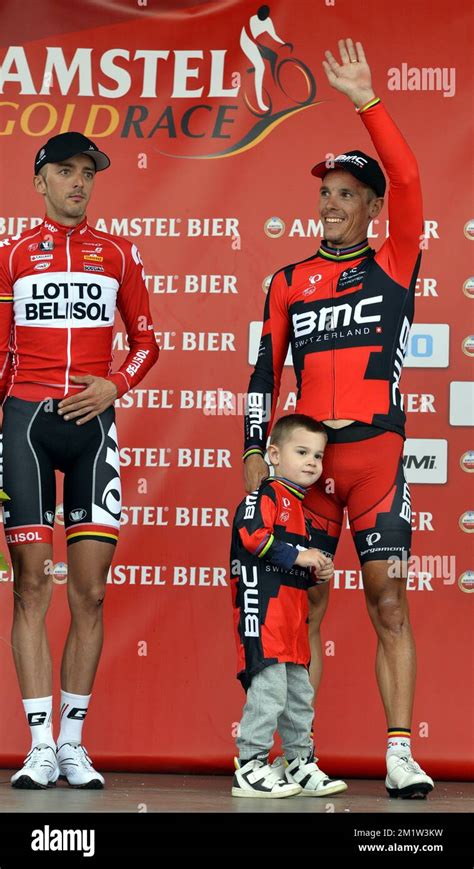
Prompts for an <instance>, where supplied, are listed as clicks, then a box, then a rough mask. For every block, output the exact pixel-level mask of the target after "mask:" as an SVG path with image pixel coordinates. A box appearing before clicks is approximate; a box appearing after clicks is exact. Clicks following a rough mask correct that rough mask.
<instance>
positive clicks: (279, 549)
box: [231, 477, 315, 689]
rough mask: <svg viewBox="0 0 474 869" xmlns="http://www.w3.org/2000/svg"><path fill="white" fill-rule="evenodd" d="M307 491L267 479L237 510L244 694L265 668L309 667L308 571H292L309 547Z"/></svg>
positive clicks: (235, 568) (235, 561) (234, 555)
mask: <svg viewBox="0 0 474 869" xmlns="http://www.w3.org/2000/svg"><path fill="white" fill-rule="evenodd" d="M305 493H306V490H305V489H303V488H302V487H301V486H297V485H296V484H295V483H292V482H290V481H289V480H286V479H283V478H279V477H270V478H269V479H267V480H265V481H264V482H263V483H262V485H261V486H260V488H259V489H258V491H256V492H252V493H251V494H250V495H247V497H246V498H245V499H244V500H243V501H242V502H241V503H240V504H239V506H238V508H237V511H236V513H235V517H234V523H233V528H232V547H231V588H232V603H233V612H234V629H235V640H236V644H237V677H238V678H239V679H240V681H241V682H242V685H243V687H244V688H245V689H247V688H248V686H249V684H250V682H251V680H252V677H253V676H254V675H255V674H256V673H258V672H259V671H260V670H261V669H263V667H267V666H268V665H269V664H276V663H283V662H290V663H293V664H303V665H304V666H307V665H308V662H309V658H310V652H309V641H308V624H307V621H308V601H307V590H308V588H309V587H310V586H312V585H313V584H314V582H315V581H314V580H313V579H312V577H311V574H310V572H309V570H307V569H306V568H303V567H298V566H295V560H296V558H297V557H298V553H299V551H300V550H301V549H307V548H308V546H309V545H310V542H309V541H310V533H311V530H310V526H309V520H308V519H306V518H305V515H304V513H303V505H302V501H303V498H304V496H305Z"/></svg>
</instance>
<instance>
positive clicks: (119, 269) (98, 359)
mask: <svg viewBox="0 0 474 869" xmlns="http://www.w3.org/2000/svg"><path fill="white" fill-rule="evenodd" d="M144 276H145V274H144V269H143V263H142V260H141V257H140V254H139V252H138V250H137V248H136V246H135V245H134V244H131V243H130V242H129V241H127V240H126V239H123V238H118V237H116V236H112V235H109V234H108V233H105V232H99V231H98V230H96V229H94V228H93V227H91V226H89V224H88V223H87V219H84V220H83V222H82V223H80V224H78V225H77V226H73V227H70V226H62V225H61V224H59V223H56V222H55V221H53V220H51V219H50V218H48V217H47V218H45V219H44V221H43V222H42V223H41V224H40V225H39V226H37V227H35V228H34V229H30V230H27V231H26V232H23V233H21V234H20V235H17V236H14V237H12V238H8V239H5V240H4V241H1V242H0V401H3V400H4V398H5V397H6V396H8V395H13V396H16V397H17V398H22V399H24V400H26V401H41V400H42V399H44V398H46V397H51V398H63V397H64V396H66V395H68V394H71V393H74V392H75V391H80V390H82V389H84V385H83V384H75V383H74V382H71V376H72V375H76V376H83V375H86V374H92V375H94V376H96V377H105V378H107V379H108V380H110V381H112V382H113V383H115V385H116V386H117V389H118V397H120V396H122V395H123V394H124V393H125V392H127V391H128V390H129V389H132V388H133V387H134V386H136V385H137V384H138V383H139V382H140V381H141V380H142V378H143V377H144V376H145V374H146V373H147V372H148V371H149V370H150V368H151V367H152V365H154V363H155V362H156V360H157V358H158V354H159V348H158V345H157V343H156V340H155V334H154V330H153V324H152V321H151V315H150V307H149V300H148V293H147V289H146V285H145V281H144ZM117 308H118V310H119V312H120V315H121V317H122V320H123V322H124V325H125V328H126V331H127V336H128V343H129V347H130V351H129V353H128V354H127V357H126V359H125V361H124V363H123V365H122V366H121V367H120V368H119V369H118V370H117V371H116V372H114V373H112V371H111V367H112V337H113V326H114V320H115V312H116V309H117Z"/></svg>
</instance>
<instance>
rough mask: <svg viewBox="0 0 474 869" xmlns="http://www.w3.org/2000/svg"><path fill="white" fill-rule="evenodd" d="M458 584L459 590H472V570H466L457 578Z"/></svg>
mask: <svg viewBox="0 0 474 869" xmlns="http://www.w3.org/2000/svg"><path fill="white" fill-rule="evenodd" d="M458 586H459V588H460V589H461V591H466V592H468V593H469V594H472V592H474V570H466V571H465V572H464V573H462V574H461V576H460V577H459V579H458Z"/></svg>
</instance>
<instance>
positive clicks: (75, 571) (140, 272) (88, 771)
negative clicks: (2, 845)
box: [0, 132, 159, 789]
mask: <svg viewBox="0 0 474 869" xmlns="http://www.w3.org/2000/svg"><path fill="white" fill-rule="evenodd" d="M109 163H110V161H109V158H108V157H107V156H106V155H105V154H103V153H102V152H101V151H99V149H98V148H97V147H96V145H95V144H94V143H93V142H91V141H90V139H87V138H86V137H85V136H83V135H82V134H81V133H74V132H71V133H62V134H59V135H58V136H54V137H53V138H52V139H50V140H49V141H48V142H46V144H45V145H44V147H43V148H41V149H40V151H39V152H38V154H37V156H36V160H35V166H34V173H35V174H34V184H35V188H36V191H37V192H38V193H39V194H41V195H42V196H43V197H44V199H45V205H46V217H45V219H44V221H43V222H42V223H41V224H40V225H39V226H37V227H35V228H34V229H31V230H28V231H27V232H24V233H22V234H21V235H18V236H15V237H14V238H11V239H6V240H4V241H3V242H1V243H0V400H1V401H2V402H3V465H4V483H3V485H4V488H5V491H6V493H7V495H8V500H7V501H6V502H5V507H4V522H5V534H6V539H7V543H8V546H9V549H10V555H11V559H12V566H13V573H14V591H15V596H14V601H15V606H14V617H13V629H12V648H13V655H14V659H15V665H16V670H17V675H18V681H19V683H20V690H21V694H22V698H23V705H24V709H25V713H26V717H27V721H28V724H29V726H30V730H31V739H32V746H31V751H30V753H29V754H28V756H27V758H26V760H25V763H24V766H23V767H22V769H21V770H19V771H18V772H17V773H15V775H14V776H13V777H12V780H11V781H12V785H13V787H16V788H28V789H32V788H35V789H36V788H46V787H49V786H51V785H53V784H55V783H56V781H57V779H58V777H59V775H62V776H64V777H65V778H66V779H67V781H68V783H69V784H70V785H71V786H73V787H81V788H101V787H103V785H104V779H103V777H102V775H101V774H100V773H98V772H97V771H96V770H95V769H94V767H93V766H92V763H91V761H90V758H89V757H88V755H87V752H86V750H85V748H84V747H83V745H82V726H83V723H84V719H85V717H86V714H87V709H88V706H89V700H90V696H91V690H92V685H93V682H94V677H95V673H96V670H97V666H98V663H99V658H100V653H101V649H102V640H103V628H102V609H103V601H104V595H105V584H106V579H107V574H108V570H109V567H110V563H111V561H112V556H113V553H114V545H115V544H116V542H117V538H118V531H119V527H120V514H121V488H120V468H119V452H118V444H117V435H116V427H115V411H114V401H115V399H116V398H117V397H120V396H121V395H123V394H124V393H125V392H127V391H128V390H129V389H131V388H132V387H133V386H135V385H136V384H138V383H139V382H140V380H141V379H142V378H143V377H144V375H145V374H146V373H147V371H149V370H150V368H151V367H152V365H154V363H155V362H156V360H157V358H158V352H159V350H158V346H157V344H156V341H155V335H154V331H153V325H152V322H151V317H150V310H149V303H148V294H147V290H146V285H145V281H144V269H143V263H142V261H141V258H140V254H139V253H138V251H137V249H136V247H135V245H132V244H131V243H130V242H128V241H127V240H125V239H119V238H116V237H113V236H111V235H108V234H107V233H103V232H98V231H96V230H95V229H94V227H92V226H90V225H89V224H88V222H87V219H86V216H85V215H86V208H87V203H88V201H89V198H90V196H91V193H92V189H93V185H94V178H95V173H96V171H101V170H104V169H106V168H107V167H108V166H109ZM117 308H118V310H119V311H120V314H121V316H122V319H123V322H124V325H125V328H126V331H127V337H128V341H129V345H130V351H129V353H128V355H127V358H126V359H125V361H124V363H123V365H122V366H121V367H120V368H119V369H118V370H116V371H115V372H114V371H112V332H113V325H114V319H115V313H116V309H117ZM56 470H60V471H62V472H63V473H64V524H65V527H66V538H67V544H68V603H69V607H70V611H71V624H70V628H69V632H68V636H67V639H66V644H65V648H64V654H63V660H62V665H61V689H62V690H61V729H60V733H59V737H58V740H57V750H56V742H55V740H54V738H53V732H52V725H51V719H52V672H51V671H52V665H51V655H50V651H49V645H48V639H47V634H46V628H45V616H46V613H47V610H48V607H49V604H50V600H51V592H52V575H51V574H52V571H51V569H48V568H47V566H48V565H51V564H52V554H53V552H52V538H53V525H54V516H55V509H56V491H55V488H56V487H55V471H56ZM0 485H1V484H0Z"/></svg>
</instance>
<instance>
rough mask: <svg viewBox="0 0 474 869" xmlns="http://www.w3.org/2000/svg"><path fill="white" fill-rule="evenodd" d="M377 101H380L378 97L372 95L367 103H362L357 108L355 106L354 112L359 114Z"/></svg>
mask: <svg viewBox="0 0 474 869" xmlns="http://www.w3.org/2000/svg"><path fill="white" fill-rule="evenodd" d="M379 102H380V97H373V98H372V99H371V100H369V101H368V102H367V103H364V105H363V106H359V108H356V112H357V114H358V115H360V114H361V113H362V112H365V111H366V110H367V109H371V108H372V106H376V105H377V103H379Z"/></svg>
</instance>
